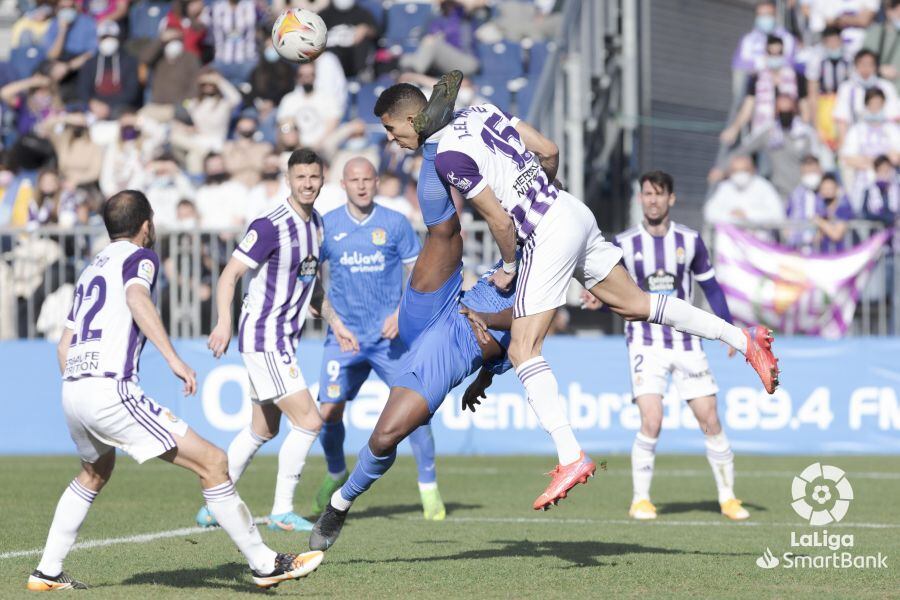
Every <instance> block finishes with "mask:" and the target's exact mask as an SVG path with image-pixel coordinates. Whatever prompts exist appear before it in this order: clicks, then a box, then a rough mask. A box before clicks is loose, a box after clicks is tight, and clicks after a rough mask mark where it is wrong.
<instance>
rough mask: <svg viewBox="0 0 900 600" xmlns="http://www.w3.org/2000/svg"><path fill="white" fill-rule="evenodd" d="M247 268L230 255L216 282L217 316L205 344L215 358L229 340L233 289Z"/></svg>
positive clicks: (226, 345) (220, 354)
mask: <svg viewBox="0 0 900 600" xmlns="http://www.w3.org/2000/svg"><path fill="white" fill-rule="evenodd" d="M248 269H249V267H248V266H247V265H245V264H244V263H242V262H241V261H239V260H238V259H236V258H234V257H232V258H230V259H229V260H228V264H226V265H225V268H224V269H222V273H221V274H220V275H219V282H218V283H217V284H216V311H217V312H218V315H219V318H218V320H217V321H216V326H215V327H214V328H213V330H212V332H211V333H210V334H209V340H208V341H207V344H206V347H207V348H209V349H210V350H212V353H213V356H215V357H216V358H219V357H221V356H222V355H223V354H225V352H226V351H227V350H228V344H229V342H231V320H232V316H231V302H232V300H234V289H235V287H237V282H238V280H240V278H241V277H243V276H244V273H246V272H247V270H248Z"/></svg>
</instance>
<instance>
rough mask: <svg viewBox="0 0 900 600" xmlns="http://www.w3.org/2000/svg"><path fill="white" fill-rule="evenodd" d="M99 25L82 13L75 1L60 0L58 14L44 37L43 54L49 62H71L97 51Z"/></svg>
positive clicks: (57, 6)
mask: <svg viewBox="0 0 900 600" xmlns="http://www.w3.org/2000/svg"><path fill="white" fill-rule="evenodd" d="M97 41H98V39H97V24H96V23H95V21H94V19H92V18H91V17H89V16H88V15H86V14H83V13H82V12H80V11H79V10H78V8H77V6H76V3H75V0H58V1H57V3H56V14H55V16H54V18H53V20H52V21H51V22H50V26H49V27H48V28H47V33H46V34H45V35H44V44H43V47H42V54H43V56H44V57H45V58H46V59H48V60H62V61H69V60H71V59H74V58H76V57H78V56H81V55H83V54H93V53H94V52H95V51H96V50H97Z"/></svg>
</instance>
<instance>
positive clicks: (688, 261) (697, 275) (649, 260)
mask: <svg viewBox="0 0 900 600" xmlns="http://www.w3.org/2000/svg"><path fill="white" fill-rule="evenodd" d="M613 243H615V244H616V245H617V246H619V247H620V248H621V249H622V252H623V257H622V260H623V262H624V263H625V268H626V269H628V272H629V273H631V276H632V277H633V278H634V280H635V281H636V282H637V284H638V286H639V287H640V288H641V289H642V290H644V291H646V292H650V293H651V294H666V295H670V294H674V295H675V296H676V297H677V298H681V299H682V300H687V301H688V302H692V301H693V298H694V282H695V281H696V282H698V283H700V282H703V281H707V280H709V279H712V278H713V277H715V274H716V273H715V271H714V270H713V267H712V264H711V263H710V261H709V252H708V251H707V249H706V245H705V244H704V243H703V238H701V237H700V234H699V233H697V232H696V231H694V230H693V229H690V228H689V227H685V226H684V225H679V224H677V223H674V222H673V223H670V224H669V231H667V232H666V235H664V236H662V237H656V236H653V235H650V233H648V232H647V230H646V229H644V226H643V225H638V226H637V227H632V228H631V229H629V230H627V231H625V232H624V233H620V234H619V235H617V236H616V239H615V241H614V242H613ZM625 339H626V341H627V342H628V344H629V346H630V345H632V344H633V345H635V346H655V347H657V348H674V349H677V350H700V349H701V346H700V338H697V337H695V336H693V335H690V334H687V333H682V332H680V331H676V330H675V329H672V328H671V327H669V326H667V325H657V324H655V323H648V322H646V321H644V322H640V323H633V322H628V323H626V324H625Z"/></svg>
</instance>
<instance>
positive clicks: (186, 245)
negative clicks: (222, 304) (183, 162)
mask: <svg viewBox="0 0 900 600" xmlns="http://www.w3.org/2000/svg"><path fill="white" fill-rule="evenodd" d="M175 215H176V220H175V224H174V226H173V228H172V229H173V234H172V235H168V236H165V237H164V238H163V239H162V240H161V243H160V250H161V252H160V258H161V259H162V268H163V271H164V272H165V274H166V277H165V280H164V282H163V285H164V286H177V288H178V289H181V290H185V291H186V292H187V293H186V294H185V295H184V296H182V297H181V298H176V299H175V302H176V303H177V305H176V306H172V304H171V302H172V297H171V295H170V294H168V293H166V289H165V288H163V291H162V293H161V294H160V303H161V309H162V313H163V316H164V318H166V319H171V320H168V321H167V322H170V323H173V322H175V321H176V320H180V319H185V318H187V319H191V318H193V311H192V310H191V308H192V306H193V304H192V302H197V303H198V304H199V305H200V323H199V325H200V331H201V332H202V333H203V334H204V335H205V334H207V333H209V323H210V313H211V309H212V269H213V268H215V269H216V270H217V271H218V269H219V268H220V266H218V265H213V261H212V258H211V256H210V249H209V246H210V242H211V240H210V236H209V235H207V234H200V236H199V242H200V245H199V251H200V252H199V254H200V260H199V261H196V262H195V261H194V256H195V253H196V246H195V240H196V239H197V238H196V237H194V235H193V233H194V232H196V231H197V229H198V228H199V227H200V225H201V224H202V218H201V216H200V213H199V212H198V211H197V207H196V206H195V205H194V203H193V202H192V201H190V200H188V199H187V198H183V199H182V200H180V201H179V202H178V205H177V206H176V208H175ZM198 266H199V269H198V268H197V267H198ZM173 312H174V313H176V314H173Z"/></svg>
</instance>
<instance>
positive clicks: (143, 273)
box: [137, 258, 156, 285]
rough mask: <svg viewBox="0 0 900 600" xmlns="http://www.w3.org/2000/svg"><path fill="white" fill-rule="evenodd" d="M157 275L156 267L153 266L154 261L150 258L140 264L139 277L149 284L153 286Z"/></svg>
mask: <svg viewBox="0 0 900 600" xmlns="http://www.w3.org/2000/svg"><path fill="white" fill-rule="evenodd" d="M155 273H156V267H155V266H153V261H152V260H150V259H149V258H145V259H144V260H142V261H141V262H140V263H138V269H137V274H138V277H140V278H141V279H143V280H144V281H146V282H147V283H149V284H151V285H153V275H154V274H155Z"/></svg>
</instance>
